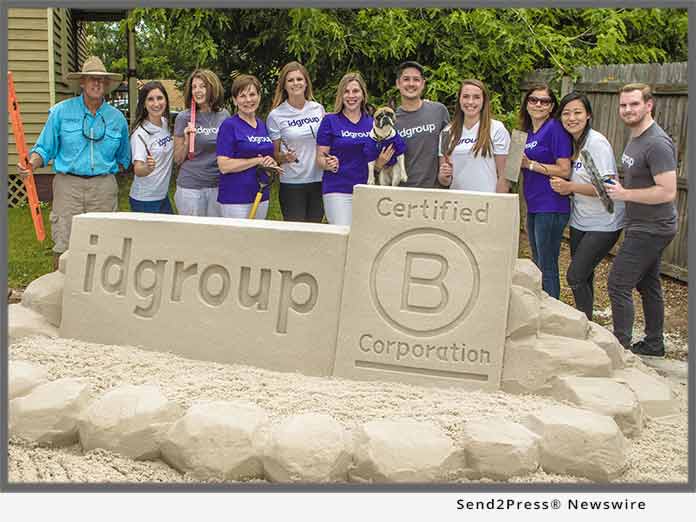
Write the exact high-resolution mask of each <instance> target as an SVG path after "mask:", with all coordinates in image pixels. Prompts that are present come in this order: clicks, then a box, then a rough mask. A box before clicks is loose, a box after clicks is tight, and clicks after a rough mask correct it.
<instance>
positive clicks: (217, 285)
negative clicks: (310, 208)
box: [60, 213, 348, 376]
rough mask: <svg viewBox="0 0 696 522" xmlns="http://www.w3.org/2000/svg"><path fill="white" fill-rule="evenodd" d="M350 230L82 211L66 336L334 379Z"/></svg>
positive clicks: (76, 225) (73, 247) (70, 267)
mask: <svg viewBox="0 0 696 522" xmlns="http://www.w3.org/2000/svg"><path fill="white" fill-rule="evenodd" d="M347 235H348V228H347V227H338V226H327V225H320V224H310V223H282V222H272V221H251V220H235V219H222V218H200V217H190V216H170V215H155V214H148V215H146V214H137V213H91V214H84V215H81V216H78V217H76V218H75V219H74V221H73V229H72V234H71V238H70V262H69V263H68V264H67V270H66V277H65V288H64V291H63V317H62V323H61V328H60V333H61V336H63V337H72V338H76V339H82V340H85V341H91V342H98V343H103V344H128V345H133V346H141V347H142V348H145V349H152V350H162V351H169V352H173V353H176V354H177V355H181V356H184V357H189V358H192V359H202V360H210V361H216V362H221V363H239V364H247V365H251V366H258V367H262V368H267V369H270V370H276V371H290V372H294V371H299V372H302V373H305V374H308V375H317V376H329V375H331V372H332V368H333V362H334V353H335V343H336V332H337V328H338V313H337V312H338V307H339V303H340V296H341V290H342V286H343V272H344V263H345V256H346V247H347Z"/></svg>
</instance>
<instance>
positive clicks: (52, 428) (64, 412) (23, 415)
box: [9, 378, 91, 446]
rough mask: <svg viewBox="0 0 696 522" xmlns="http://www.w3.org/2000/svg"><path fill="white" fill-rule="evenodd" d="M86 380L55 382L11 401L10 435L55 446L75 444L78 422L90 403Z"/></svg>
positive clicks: (59, 380) (68, 379) (58, 380)
mask: <svg viewBox="0 0 696 522" xmlns="http://www.w3.org/2000/svg"><path fill="white" fill-rule="evenodd" d="M90 394H91V392H90V386H89V383H88V382H87V381H86V380H85V379H72V378H67V379H57V380H55V381H50V382H47V383H45V384H41V385H39V386H37V387H36V388H34V389H33V390H32V391H31V392H30V393H29V394H27V395H24V396H22V397H17V398H16V399H12V400H11V401H10V408H9V413H10V414H9V434H10V437H18V438H21V439H24V440H28V441H31V442H37V443H39V444H50V445H55V446H63V445H69V444H73V443H75V442H77V422H78V420H79V416H80V414H81V413H82V412H83V411H84V409H85V408H86V407H87V403H88V402H89V400H90Z"/></svg>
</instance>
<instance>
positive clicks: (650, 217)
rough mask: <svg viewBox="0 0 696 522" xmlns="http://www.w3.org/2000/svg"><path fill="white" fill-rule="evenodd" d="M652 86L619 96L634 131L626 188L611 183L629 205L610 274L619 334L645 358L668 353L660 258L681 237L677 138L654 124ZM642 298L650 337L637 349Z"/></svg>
mask: <svg viewBox="0 0 696 522" xmlns="http://www.w3.org/2000/svg"><path fill="white" fill-rule="evenodd" d="M653 105H654V100H653V95H652V92H651V90H650V87H649V86H648V85H645V84H642V83H633V84H628V85H626V86H624V87H623V88H622V89H621V92H620V93H619V116H620V117H621V119H622V120H623V122H624V123H625V124H626V126H627V127H628V128H629V129H630V131H631V139H630V140H629V142H628V144H627V145H626V148H625V149H624V152H623V155H622V157H621V162H622V164H623V168H624V186H622V185H621V184H620V183H618V182H616V183H615V184H608V185H607V186H606V187H607V192H608V194H609V196H610V197H611V198H612V199H615V200H618V201H625V202H626V222H625V226H624V241H623V243H622V245H621V248H620V250H619V253H618V254H617V256H616V258H615V259H614V263H613V265H612V268H611V272H610V273H609V282H608V283H609V284H608V288H609V298H610V299H611V312H612V318H613V322H614V335H616V337H617V339H618V340H619V342H620V343H621V344H622V345H623V346H624V347H625V348H630V350H631V351H632V352H633V353H635V354H639V355H653V356H658V357H662V356H664V354H665V347H664V340H663V335H662V333H663V324H664V317H665V309H664V308H665V307H664V301H663V299H662V286H661V283H660V258H661V256H662V252H663V251H664V249H665V248H666V247H667V245H669V243H670V242H671V241H672V239H673V238H674V236H675V235H676V233H677V211H676V208H675V205H674V200H675V197H676V194H677V159H676V154H675V147H674V143H673V141H672V139H671V138H670V137H669V136H668V135H667V133H666V132H665V131H664V130H662V128H661V127H660V126H659V125H658V124H657V123H656V122H655V120H653V116H652V111H653ZM634 288H636V289H637V290H638V292H639V293H640V296H641V300H642V302H643V312H644V314H645V338H644V339H643V340H642V341H639V342H637V343H635V344H633V345H631V334H632V333H633V317H634V310H633V295H632V294H633V289H634Z"/></svg>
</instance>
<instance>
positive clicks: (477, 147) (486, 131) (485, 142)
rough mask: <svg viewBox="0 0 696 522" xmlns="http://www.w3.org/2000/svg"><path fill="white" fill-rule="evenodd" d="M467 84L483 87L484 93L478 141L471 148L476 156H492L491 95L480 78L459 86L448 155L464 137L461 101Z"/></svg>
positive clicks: (482, 91) (469, 80)
mask: <svg viewBox="0 0 696 522" xmlns="http://www.w3.org/2000/svg"><path fill="white" fill-rule="evenodd" d="M465 85H473V86H474V87H478V88H479V89H481V93H482V94H483V104H482V105H481V116H480V119H479V128H478V136H477V137H476V143H475V144H474V147H473V148H472V149H471V152H472V153H473V155H474V156H478V155H479V154H480V155H481V156H492V155H493V144H492V143H491V97H490V95H489V94H488V89H486V86H485V85H484V83H483V82H482V81H480V80H475V79H466V80H464V81H462V85H461V86H460V87H459V93H458V94H457V104H456V106H455V108H454V118H453V119H452V126H451V127H450V129H451V132H450V140H449V144H448V145H447V155H448V156H449V155H450V154H452V151H453V150H454V148H455V147H456V146H457V143H459V140H460V139H461V137H462V131H463V127H464V111H463V110H462V104H461V102H460V101H459V100H460V98H461V96H462V89H464V86H465Z"/></svg>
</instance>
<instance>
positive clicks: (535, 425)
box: [522, 405, 628, 482]
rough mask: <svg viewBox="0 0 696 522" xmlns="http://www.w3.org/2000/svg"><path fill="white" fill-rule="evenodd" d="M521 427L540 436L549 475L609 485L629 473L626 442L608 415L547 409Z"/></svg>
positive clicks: (553, 407)
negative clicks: (580, 478)
mask: <svg viewBox="0 0 696 522" xmlns="http://www.w3.org/2000/svg"><path fill="white" fill-rule="evenodd" d="M522 424H524V425H525V426H526V427H528V428H529V429H530V430H532V431H533V432H535V433H536V434H537V435H539V436H540V437H541V441H540V447H541V467H542V469H543V470H544V471H546V472H547V473H558V474H561V475H566V474H567V475H573V476H576V477H585V478H588V479H590V480H593V481H595V482H607V481H610V480H613V479H615V478H617V477H619V476H620V475H621V474H622V473H623V472H624V471H625V470H626V467H627V465H628V461H627V455H626V452H627V451H626V450H627V448H626V446H627V444H626V439H625V438H624V436H623V434H622V433H621V430H620V429H619V427H618V426H617V424H616V422H614V419H612V418H611V417H609V416H608V415H600V414H598V413H593V412H591V411H587V410H581V409H579V408H573V407H571V406H565V405H558V406H548V407H546V408H544V409H543V410H542V411H541V412H540V413H537V414H532V415H527V416H526V417H525V418H524V419H523V420H522Z"/></svg>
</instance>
